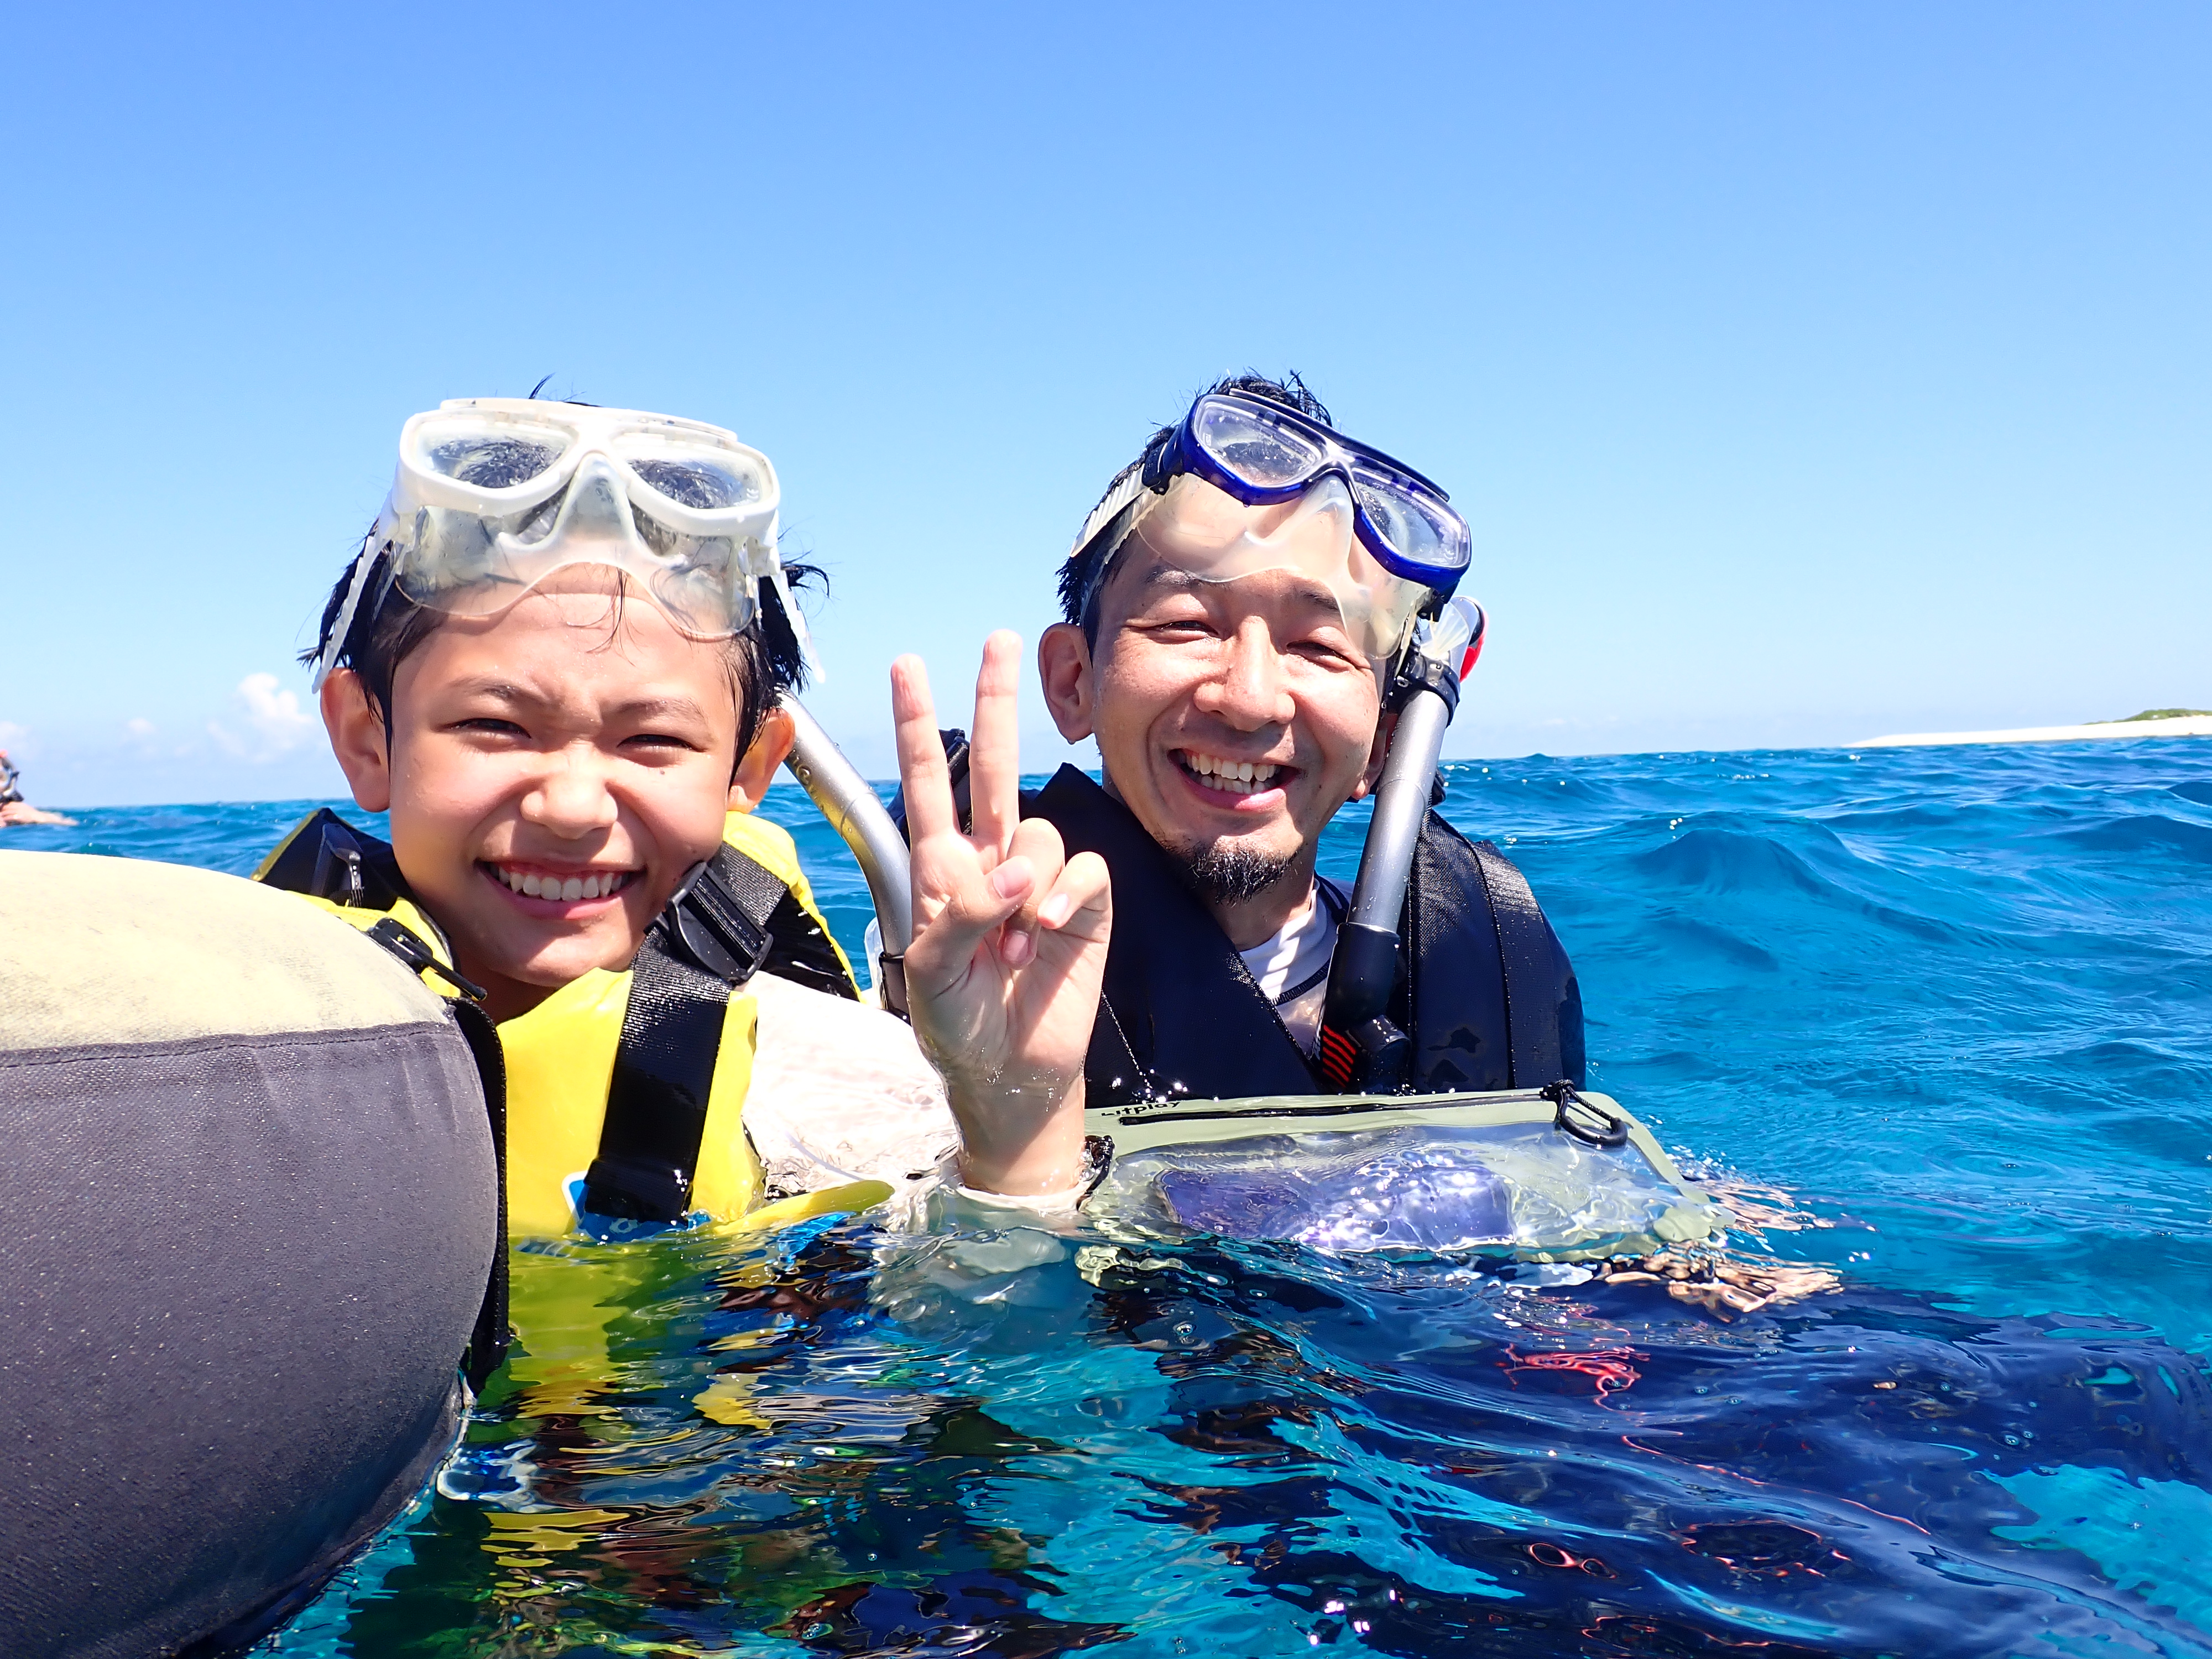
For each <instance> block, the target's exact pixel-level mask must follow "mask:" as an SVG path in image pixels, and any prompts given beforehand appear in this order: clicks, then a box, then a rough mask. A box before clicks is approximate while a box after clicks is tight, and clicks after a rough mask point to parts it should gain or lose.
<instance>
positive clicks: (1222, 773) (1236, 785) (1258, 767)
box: [1182, 750, 1282, 795]
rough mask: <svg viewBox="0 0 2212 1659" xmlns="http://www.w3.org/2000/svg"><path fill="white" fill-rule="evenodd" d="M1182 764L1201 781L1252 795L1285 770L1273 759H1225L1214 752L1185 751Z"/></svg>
mask: <svg viewBox="0 0 2212 1659" xmlns="http://www.w3.org/2000/svg"><path fill="white" fill-rule="evenodd" d="M1182 763H1183V765H1184V767H1185V768H1187V769H1188V770H1189V771H1190V772H1192V773H1193V774H1194V775H1196V776H1197V777H1198V778H1200V780H1201V781H1204V782H1206V783H1208V784H1211V785H1212V787H1214V788H1216V789H1220V790H1224V791H1225V792H1227V793H1230V794H1232V795H1249V794H1250V793H1253V792H1254V791H1255V790H1257V789H1265V788H1267V787H1268V786H1269V785H1271V784H1272V783H1273V782H1274V781H1275V774H1276V773H1278V772H1279V771H1281V770H1282V768H1281V767H1279V766H1278V765H1276V764H1275V763H1273V762H1272V761H1238V760H1223V759H1220V758H1219V757H1216V756H1213V755H1200V754H1194V753H1193V752H1191V751H1190V750H1184V751H1183V753H1182Z"/></svg>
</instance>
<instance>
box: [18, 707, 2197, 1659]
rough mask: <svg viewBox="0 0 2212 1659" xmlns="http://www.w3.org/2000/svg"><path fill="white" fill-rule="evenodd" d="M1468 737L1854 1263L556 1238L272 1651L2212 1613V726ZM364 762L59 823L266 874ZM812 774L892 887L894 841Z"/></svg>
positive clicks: (1261, 1649)
mask: <svg viewBox="0 0 2212 1659" xmlns="http://www.w3.org/2000/svg"><path fill="white" fill-rule="evenodd" d="M1450 784H1451V793H1450V797H1449V802H1448V804H1447V807H1446V810H1447V811H1448V812H1449V815H1450V816H1451V817H1453V818H1454V819H1455V821H1456V822H1457V823H1461V824H1462V825H1464V826H1466V827H1467V828H1468V829H1471V830H1473V831H1476V832H1479V833H1480V834H1482V835H1486V836H1492V837H1494V838H1496V839H1498V841H1500V842H1504V843H1506V844H1508V846H1509V847H1510V851H1511V853H1512V854H1513V856H1514V857H1515V858H1516V859H1517V860H1519V861H1520V862H1521V863H1522V866H1523V867H1524V868H1525V869H1526V870H1527V871H1528V874H1529V876H1530V878H1531V879H1532V880H1533V881H1534V884H1535V886H1536V889H1537V890H1538V892H1539V894H1540V895H1541V896H1542V897H1543V899H1544V901H1545V903H1546V905H1547V908H1548V909H1549V911H1550V913H1551V914H1552V915H1553V918H1554V920H1555V921H1556V923H1557V925H1558V927H1559V931H1560V933H1561V934H1562V935H1563V936H1564V937H1565V939H1566V941H1567V943H1568V945H1569V947H1570V949H1571V951H1572V952H1573V955H1574V957H1575V960H1576V963H1577V966H1578V968H1579V969H1580V971H1581V974H1582V978H1583V989H1584V994H1585V997H1586V1000H1587V1002H1588V1006H1589V1010H1590V1019H1591V1028H1590V1051H1591V1054H1592V1055H1593V1056H1594V1060H1593V1066H1592V1071H1593V1081H1594V1083H1595V1085H1597V1086H1600V1087H1602V1088H1604V1089H1606V1090H1607V1091H1611V1092H1613V1094H1616V1095H1618V1096H1619V1097H1620V1098H1621V1099H1622V1100H1624V1101H1625V1102H1626V1103H1628V1104H1630V1105H1631V1106H1632V1108H1634V1109H1636V1110H1637V1111H1638V1113H1640V1114H1641V1115H1643V1116H1644V1118H1645V1119H1646V1121H1649V1122H1650V1123H1652V1124H1653V1125H1654V1126H1655V1127H1656V1131H1657V1133H1659V1134H1660V1136H1661V1138H1662V1139H1663V1140H1664V1141H1666V1142H1667V1143H1668V1145H1669V1146H1670V1147H1672V1148H1673V1149H1674V1150H1675V1152H1677V1155H1678V1156H1679V1157H1680V1158H1682V1159H1683V1160H1684V1162H1685V1164H1686V1166H1687V1167H1689V1168H1691V1169H1692V1170H1693V1171H1695V1172H1699V1173H1701V1174H1704V1175H1705V1176H1708V1177H1711V1178H1714V1179H1717V1180H1718V1181H1720V1182H1722V1183H1723V1186H1724V1187H1725V1188H1726V1189H1727V1190H1728V1191H1729V1192H1731V1193H1733V1194H1735V1201H1736V1204H1737V1206H1738V1209H1739V1212H1740V1213H1741V1214H1742V1215H1743V1216H1745V1217H1746V1218H1747V1219H1748V1221H1749V1222H1750V1223H1752V1224H1754V1225H1741V1226H1739V1227H1738V1228H1737V1229H1736V1230H1735V1232H1734V1233H1733V1235H1732V1237H1733V1241H1734V1248H1735V1249H1736V1250H1737V1251H1738V1252H1740V1253H1741V1254H1742V1255H1745V1256H1747V1257H1750V1258H1753V1259H1757V1258H1759V1257H1760V1256H1762V1255H1764V1256H1767V1257H1771V1258H1779V1259H1782V1260H1784V1261H1790V1262H1800V1263H1810V1264H1819V1265H1825V1266H1828V1267H1834V1268H1836V1269H1838V1271H1839V1272H1840V1273H1841V1274H1842V1275H1843V1288H1842V1289H1840V1290H1839V1291H1834V1292H1832V1293H1829V1294H1827V1295H1824V1296H1819V1297H1814V1298H1812V1299H1810V1300H1808V1301H1807V1302H1804V1303H1802V1304H1797V1305H1796V1306H1793V1307H1790V1308H1788V1309H1785V1310H1779V1311H1769V1312H1762V1313H1755V1314H1751V1315H1747V1316H1737V1317H1735V1318H1733V1319H1729V1320H1723V1318H1721V1317H1719V1316H1716V1315H1713V1314H1711V1313H1707V1312H1705V1311H1703V1310H1699V1309H1698V1308H1696V1307H1694V1306H1690V1305H1686V1304H1682V1303H1680V1302H1676V1301H1673V1300H1670V1299H1669V1298H1668V1297H1666V1296H1664V1295H1663V1294H1661V1293H1659V1292H1658V1291H1656V1290H1655V1289H1654V1288H1652V1287H1650V1286H1634V1287H1625V1288H1613V1289H1604V1288H1597V1287H1593V1286H1591V1285H1572V1286H1557V1287H1550V1288H1545V1287H1539V1286H1534V1285H1527V1284H1516V1283H1513V1282H1510V1281H1509V1280H1506V1279H1502V1278H1500V1277H1498V1275H1496V1274H1492V1273H1482V1272H1479V1271H1475V1270H1474V1269H1473V1268H1471V1267H1468V1265H1466V1264H1463V1263H1460V1264H1455V1263H1453V1262H1449V1261H1444V1262H1431V1263H1427V1264H1418V1263H1416V1264H1407V1263H1402V1262H1401V1263H1398V1264H1395V1265H1393V1264H1390V1263H1386V1262H1382V1261H1360V1260H1348V1261H1336V1260H1330V1259H1328V1258H1327V1257H1324V1256H1320V1255H1314V1254H1312V1253H1310V1252H1308V1251H1306V1250H1304V1249H1299V1248H1296V1247H1291V1246H1250V1245H1246V1246H1236V1245H1221V1246H1213V1247H1186V1248H1172V1249H1170V1248H1162V1249H1155V1250H1151V1251H1148V1252H1138V1253H1129V1252H1122V1253H1120V1254H1118V1255H1116V1254H1109V1253H1105V1252H1101V1251H1096V1250H1094V1251H1091V1252H1085V1253H1081V1254H1077V1253H1073V1252H1069V1251H1066V1250H1064V1249H1057V1248H1055V1247H1052V1246H1049V1245H1042V1244H1038V1243H1037V1241H1036V1240H1035V1238H1034V1237H1033V1236H1029V1237H1024V1236H1019V1235H1017V1236H1014V1237H1012V1238H1010V1239H1009V1240H1007V1241H1005V1242H1004V1243H1003V1244H1002V1246H1001V1247H1000V1249H999V1250H998V1252H997V1254H996V1255H987V1254H979V1253H978V1250H977V1247H976V1246H975V1243H973V1242H972V1241H970V1242H963V1243H957V1245H954V1244H947V1243H933V1244H928V1245H924V1246H921V1247H918V1248H917V1247H914V1246H912V1245H902V1246H896V1247H892V1246H890V1245H887V1243H886V1242H885V1241H884V1240H883V1239H881V1238H880V1237H878V1235H876V1234H874V1233H872V1232H871V1231H869V1230H868V1228H867V1227H866V1226H865V1225H861V1224H858V1223H854V1222H851V1221H847V1222H842V1223H838V1224H835V1225H826V1226H819V1227H817V1228H816V1229H814V1230H812V1231H806V1232H803V1233H799V1234H792V1235H787V1236H785V1237H781V1238H779V1239H776V1240H775V1241H773V1242H771V1243H757V1244H750V1245H733V1244H730V1243H717V1242H714V1241H711V1240H708V1239H705V1238H702V1237H696V1236H692V1237H675V1238H670V1239H664V1240H662V1241H659V1242H655V1243H642V1244H634V1245H628V1246H604V1247H593V1246H575V1247H569V1248H562V1249H557V1250H554V1251H550V1252H544V1253H532V1254H524V1255H518V1257H517V1259H516V1262H515V1270H516V1272H515V1309H516V1315H517V1319H518V1322H519V1324H520V1327H521V1329H522V1337H523V1347H522V1352H520V1355H519V1357H518V1358H516V1359H515V1360H514V1361H513V1363H512V1364H510V1366H509V1367H508V1369H507V1371H506V1372H504V1373H502V1375H501V1376H500V1377H499V1378H497V1379H495V1382H494V1383H493V1384H492V1386H491V1388H490V1389H489V1392H488V1393H487V1395H486V1396H485V1398H484V1400H483V1404H482V1409H481V1412H480V1413H479V1415H478V1417H477V1420H476V1421H475V1423H474V1424H473V1425H472V1426H471V1429H470V1431H469V1433H468V1437H467V1441H466V1444H465V1449H464V1451H463V1452H462V1454H461V1455H460V1456H459V1458H458V1459H457V1460H456V1462H454V1464H453V1466H452V1467H451V1468H450V1469H449V1470H448V1471H447V1474H445V1476H444V1477H443V1478H442V1479H441V1483H440V1488H439V1490H438V1492H435V1493H433V1494H428V1495H426V1496H425V1498H423V1500H422V1502H421V1503H420V1504H418V1505H417V1506H416V1509H415V1510H414V1511H413V1512H412V1513H411V1514H410V1516H408V1517H407V1518H406V1519H405V1520H404V1522H402V1523H401V1524H400V1525H398V1526H397V1527H396V1528H393V1529H392V1531H391V1532H390V1533H389V1534H387V1535H386V1537H385V1538H384V1540H383V1541H380V1544H379V1545H378V1546H377V1547H375V1548H374V1550H373V1551H372V1552H371V1553H369V1554H368V1556H367V1557H365V1558H364V1559H362V1560H361V1561H360V1562H358V1563H357V1564H356V1565H355V1566H354V1567H353V1568H351V1569H349V1571H348V1572H347V1573H346V1574H345V1575H344V1576H343V1577H342V1579H341V1580H340V1581H339V1582H338V1583H336V1584H335V1585H334V1586H333V1587H332V1588H331V1590H330V1591H329V1592H328V1593H327V1594H326V1595H325V1596H324V1597H323V1598H322V1599H321V1601H319V1602H318V1603H317V1604H316V1605H315V1606H314V1607H313V1608H312V1609H311V1610H310V1611H309V1612H308V1613H307V1615H305V1616H304V1617H303V1618H302V1619H301V1620H299V1621H298V1622H297V1623H296V1624H295V1626H293V1627H292V1628H291V1629H290V1630H289V1631H288V1632H284V1633H283V1635H281V1636H279V1637H278V1638H275V1639H274V1640H273V1641H272V1642H271V1643H270V1644H268V1645H269V1647H270V1649H271V1650H274V1651H279V1652H282V1653H285V1654H301V1655H308V1654H312V1655H325V1654H328V1655H341V1654H347V1655H374V1656H384V1655H415V1654H421V1655H455V1656H459V1655H494V1654H499V1655H508V1654H512V1655H525V1654H530V1655H535V1654H557V1653H610V1654H614V1653H620V1654H690V1653H702V1654H733V1653H735V1654H763V1655H766V1654H778V1655H792V1656H798V1655H803V1654H891V1653H896V1654H913V1655H934V1654H946V1655H951V1654H960V1655H996V1656H1004V1659H1028V1656H1044V1655H1050V1654H1058V1653H1064V1652H1068V1651H1072V1650H1076V1649H1079V1648H1087V1647H1110V1648H1112V1649H1113V1650H1115V1652H1116V1653H1118V1654H1121V1655H1127V1656H1132V1659H1133V1656H1137V1655H1152V1654H1194V1655H1201V1656H1206V1659H1231V1656H1240V1655H1274V1654H1296V1653H1305V1652H1310V1651H1312V1650H1315V1649H1316V1648H1335V1649H1338V1650H1351V1649H1355V1648H1359V1647H1362V1646H1364V1647H1366V1648H1370V1649H1373V1650H1377V1651H1381V1652H1386V1653H1397V1654H1420V1655H1430V1654H1437V1655H1442V1654H1454V1655H1457V1654H1497V1655H1506V1654H1512V1655H1530V1656H1535V1655H1557V1654H1591V1655H1610V1654H1639V1655H1641V1654H1656V1655H1703V1654H1736V1653H1742V1654H1748V1655H1757V1656H1762V1659H1785V1656H1796V1655H1809V1654H1850V1655H1875V1654H1898V1655H1943V1656H1951V1655H1962V1656H1963V1655H1985V1654H1986V1655H2003V1654H2015V1653H2018V1654H2084V1655H2086V1654H2114V1653H2146V1654H2148V1653H2159V1654H2212V1375H2209V1374H2208V1370H2207V1366H2206V1364H2205V1361H2204V1360H2203V1358H2200V1356H2201V1355H2203V1353H2204V1352H2205V1351H2206V1349H2207V1348H2208V1346H2212V1181H2208V1177H2212V743H2201V742H2190V741H2186V740H2166V741H2163V742H2154V741H2145V742H2138V743H2130V744H2097V745H2087V744H2082V745H2075V746H2051V747H2036V748H2013V749H2006V748H1978V749H1951V750H1917V751H1916V750H1888V751H1870V752H1868V753H1865V754H1863V755H1857V756H1851V755H1846V754H1844V753H1840V752H1835V751H1820V752H1805V753H1787V754H1784V753H1767V754H1731V755H1680V756H1632V757H1607V758H1593V759H1580V760H1566V761H1557V760H1548V759H1535V760H1529V761H1522V762H1512V763H1491V764H1489V765H1487V766H1484V765H1481V764H1479V763H1477V764H1462V765H1458V766H1455V767H1453V768H1451V769H1450ZM305 805H306V804H305V803H293V804H289V805H281V806H280V805H255V806H185V807H167V808H158V809H143V810H130V811H123V810H117V811H98V812H92V813H88V814H86V815H84V819H83V822H82V823H81V824H80V826H79V827H77V828H76V829H66V830H64V829H41V830H15V831H9V832H8V835H7V838H6V840H5V842H4V845H6V846H9V847H18V848H28V847H45V848H71V849H76V850H83V851H89V852H105V853H115V854H128V855H131V856H136V857H147V858H161V859H171V860H180V861H184V862H189V863H196V864H204V865H208V866H214V867H216V868H221V869H229V870H237V871H246V870H249V869H250V868H251V867H252V865H253V864H254V863H255V861H256V860H258V856H259V854H260V853H261V851H262V850H263V849H264V848H265V847H266V846H267V845H268V844H269V842H270V841H271V840H272V839H273V838H274V837H275V836H276V835H277V834H278V833H279V832H280V831H281V830H282V829H283V828H284V827H285V826H286V825H288V824H289V823H290V822H291V821H292V820H293V819H294V818H295V817H297V816H298V815H299V813H300V811H302V810H304V808H305ZM769 811H771V812H772V813H773V814H774V815H775V817H778V818H779V819H781V821H783V822H785V823H789V824H791V825H793V827H794V828H795V829H797V830H798V832H799V837H800V840H801V842H802V845H803V847H804V848H805V853H806V854H807V859H808V866H809V868H810V870H811V872H813V875H814V879H815V881H816V883H817V887H818V889H819V890H820V891H821V892H822V893H823V896H824V897H825V898H826V900H827V902H828V908H829V914H830V915H831V917H832V919H833V921H835V922H836V926H837V928H838V931H839V932H840V933H841V934H842V936H843V937H844V938H845V939H847V940H848V943H849V942H853V941H856V940H857V939H858V936H859V933H860V927H861V926H862V924H863V923H864V922H865V921H866V892H865V889H864V888H863V887H862V885H861V884H860V880H859V878H858V875H857V872H854V870H853V869H852V866H850V865H849V863H848V862H847V861H846V860H845V859H844V857H843V855H842V848H838V847H837V846H836V843H835V842H834V841H833V839H832V838H831V837H830V836H829V834H828V833H827V831H826V830H824V829H823V828H822V827H821V826H820V825H819V824H818V823H816V822H814V821H813V820H812V819H811V816H810V809H808V808H807V806H806V805H805V801H804V799H802V798H800V797H799V796H798V795H797V794H796V793H786V794H782V795H781V796H779V797H778V798H776V799H772V800H771V802H770V803H769ZM1360 829H1361V825H1360V823H1358V820H1357V818H1356V817H1347V819H1346V822H1345V823H1343V824H1341V825H1340V826H1339V828H1338V829H1337V830H1336V831H1335V832H1334V836H1333V839H1332V842H1331V844H1330V847H1329V849H1328V860H1327V866H1328V868H1329V869H1330V870H1331V872H1333V873H1335V874H1337V875H1340V876H1341V877H1344V878H1346V879H1349V878H1350V876H1351V874H1352V871H1353V868H1354V866H1355V863H1356V859H1357V852H1358V836H1359V833H1360ZM1031 1246H1036V1247H1035V1248H1031ZM393 1290H394V1294H404V1291H405V1287H404V1286H394V1287H393ZM179 1524H180V1525H186V1524H189V1518H188V1517H186V1516H179Z"/></svg>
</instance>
